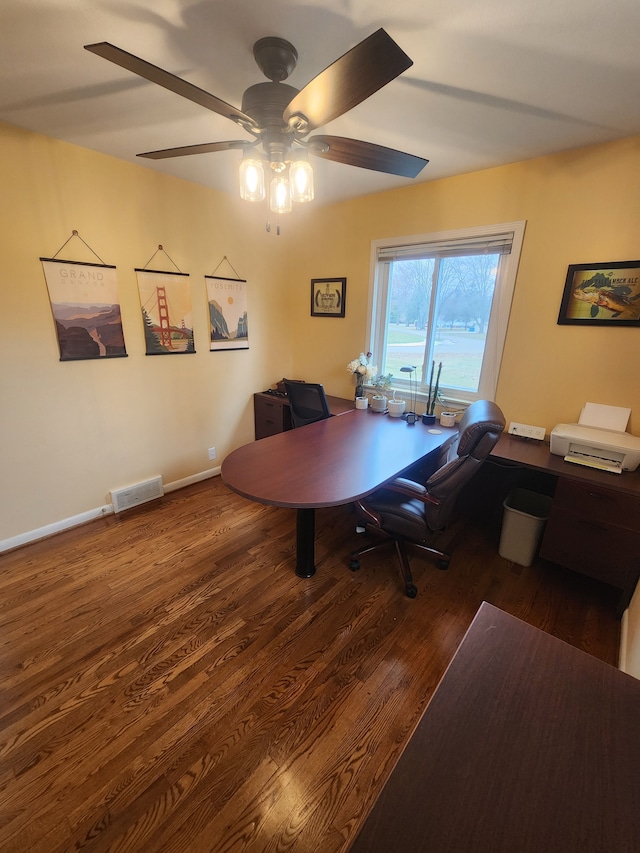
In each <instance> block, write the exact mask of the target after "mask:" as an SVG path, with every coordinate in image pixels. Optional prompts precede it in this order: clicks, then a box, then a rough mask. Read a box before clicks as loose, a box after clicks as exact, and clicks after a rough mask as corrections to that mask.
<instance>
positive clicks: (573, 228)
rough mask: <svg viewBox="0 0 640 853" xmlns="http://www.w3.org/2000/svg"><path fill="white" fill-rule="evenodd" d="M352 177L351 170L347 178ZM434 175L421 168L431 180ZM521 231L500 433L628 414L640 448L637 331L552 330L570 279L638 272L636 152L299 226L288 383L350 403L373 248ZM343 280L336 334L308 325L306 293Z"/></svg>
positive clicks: (332, 212)
mask: <svg viewBox="0 0 640 853" xmlns="http://www.w3.org/2000/svg"><path fill="white" fill-rule="evenodd" d="M345 168H347V167H345ZM428 168H429V167H428V166H427V169H428ZM516 220H526V222H527V225H526V230H525V237H524V244H523V251H522V256H521V262H520V268H519V272H518V277H517V281H516V288H515V293H514V299H513V303H512V311H511V316H510V322H509V331H508V334H507V339H506V346H505V352H504V358H503V362H502V369H501V372H500V379H499V383H498V391H497V402H498V404H499V405H500V406H501V407H502V408H503V410H504V412H505V415H506V417H507V421H509V420H516V421H520V422H524V423H531V424H535V425H538V426H545V427H546V428H547V431H549V430H551V429H552V428H553V427H554V426H555V424H556V423H559V422H568V423H571V422H575V421H576V420H577V418H578V416H579V414H580V410H581V408H582V405H583V404H584V403H585V402H587V401H591V402H596V403H604V404H609V405H619V406H629V407H631V408H632V409H633V413H632V419H631V424H630V429H631V431H632V432H634V433H635V434H640V382H639V381H638V363H639V361H640V329H638V328H622V329H616V328H611V327H605V328H596V327H592V326H588V327H574V326H559V325H557V318H558V310H559V307H560V300H561V297H562V292H563V289H564V282H565V277H566V274H567V267H568V265H569V264H575V263H587V262H588V263H592V262H600V261H616V260H622V261H626V260H633V259H638V258H640V241H639V238H638V234H639V229H640V138H637V137H636V138H633V139H628V140H625V141H622V142H616V143H611V144H607V145H601V146H596V147H592V148H586V149H581V150H578V151H573V152H570V153H567V154H561V155H558V156H553V157H545V158H541V159H537V160H530V161H527V162H523V163H516V164H514V165H510V166H504V167H500V168H496V169H489V170H486V171H482V172H475V173H473V174H470V175H463V176H461V177H455V178H447V179H445V180H440V181H434V182H432V183H425V184H418V185H416V186H414V187H409V188H406V189H402V190H398V191H394V192H388V193H384V194H380V195H376V196H369V197H367V198H362V199H358V200H355V201H351V202H346V203H344V204H341V205H337V206H334V207H332V208H324V209H319V210H317V211H315V212H314V215H313V216H306V217H305V218H304V219H298V220H297V221H296V227H295V229H294V234H295V238H296V239H295V247H296V248H295V249H294V250H293V253H292V258H291V271H292V272H291V280H292V294H293V297H294V302H293V308H294V314H295V316H296V323H295V326H294V358H295V362H294V367H295V372H296V375H298V376H301V377H305V378H306V377H307V376H308V377H309V378H322V379H323V381H324V383H325V385H326V386H327V387H328V388H329V390H330V391H331V392H332V393H334V394H341V395H344V396H347V395H349V394H351V393H352V392H353V383H352V381H351V377H350V376H349V375H348V374H347V372H346V370H345V366H346V364H347V362H348V361H350V360H351V359H352V358H355V357H356V356H357V355H358V353H359V352H360V351H361V350H363V349H364V348H365V347H366V343H367V306H368V288H369V281H370V276H369V267H370V247H371V241H372V240H375V239H380V238H383V237H392V236H404V235H410V234H421V233H428V232H431V231H446V230H449V229H456V228H464V227H468V226H475V225H487V224H492V223H499V222H512V221H516ZM322 276H346V277H347V299H346V303H347V311H346V318H345V319H344V320H338V319H327V318H324V317H323V318H313V317H310V316H309V313H310V312H309V304H308V303H309V296H308V290H309V284H308V283H309V279H311V278H318V277H322Z"/></svg>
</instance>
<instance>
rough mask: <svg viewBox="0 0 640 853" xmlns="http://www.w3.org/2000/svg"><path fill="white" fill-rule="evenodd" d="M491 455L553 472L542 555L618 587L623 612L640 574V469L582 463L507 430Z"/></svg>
mask: <svg viewBox="0 0 640 853" xmlns="http://www.w3.org/2000/svg"><path fill="white" fill-rule="evenodd" d="M491 456H492V457H494V458H499V459H502V460H504V461H507V462H511V463H516V464H518V465H522V466H524V467H525V468H531V469H534V470H537V471H542V472H545V473H547V474H551V475H553V476H555V477H557V483H556V486H555V491H554V494H553V500H552V503H551V512H550V514H549V518H548V520H547V523H546V526H545V531H544V536H543V538H542V543H541V545H540V556H541V557H542V558H543V559H545V560H550V561H551V562H552V563H557V564H558V565H560V566H564V567H565V568H568V569H572V570H573V571H576V572H581V573H582V574H584V575H588V576H589V577H593V578H596V579H597V580H601V581H604V582H605V583H608V584H611V586H613V587H616V588H617V589H619V590H620V598H619V601H618V607H617V610H618V615H622V612H623V611H624V610H625V608H626V607H627V606H628V604H629V601H630V599H631V596H632V595H633V591H634V589H635V587H636V584H637V582H638V578H639V577H640V469H638V470H637V471H633V472H629V471H624V472H623V473H622V474H611V473H609V472H606V471H598V470H595V469H591V468H585V467H582V466H580V465H574V464H572V463H570V462H565V461H564V459H563V458H562V457H561V456H556V455H554V454H552V453H550V452H549V445H548V444H545V443H543V442H528V441H526V440H523V439H521V438H517V437H515V438H514V437H512V436H508V435H503V436H502V437H501V438H500V441H499V442H498V444H497V445H496V447H495V448H494V450H493V452H492V454H491Z"/></svg>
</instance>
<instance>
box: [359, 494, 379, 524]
mask: <svg viewBox="0 0 640 853" xmlns="http://www.w3.org/2000/svg"><path fill="white" fill-rule="evenodd" d="M365 500H366V498H365ZM355 504H356V506H357V508H358V509H359V510H360V513H361V515H362V518H363V519H364V520H365V521H366V522H368V523H370V524H375V525H376V527H382V516H381V515H379V514H378V513H377V512H375V511H374V510H372V509H371V507H368V506H366V504H364V503H362V501H356V502H355Z"/></svg>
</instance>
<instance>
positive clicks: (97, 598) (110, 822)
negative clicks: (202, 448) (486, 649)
mask: <svg viewBox="0 0 640 853" xmlns="http://www.w3.org/2000/svg"><path fill="white" fill-rule="evenodd" d="M317 527H318V530H317V549H316V550H317V568H318V570H317V574H316V575H315V576H314V577H313V578H311V579H309V580H301V579H299V578H297V577H296V576H295V574H294V571H293V568H294V553H295V548H294V538H293V537H294V528H295V513H294V511H293V510H286V509H275V508H270V507H263V506H259V505H257V504H253V503H250V502H249V501H246V500H244V499H243V498H240V497H238V496H236V495H234V494H232V493H230V492H229V491H228V490H227V489H226V488H225V486H224V485H223V483H222V482H221V480H220V479H219V478H215V479H213V480H208V481H205V482H204V483H200V484H198V485H196V486H191V487H189V488H186V489H183V490H181V491H179V492H174V493H173V494H171V495H168V496H166V497H164V498H162V499H161V500H159V501H156V502H155V503H153V504H148V505H146V506H145V507H141V508H138V509H136V510H131V511H129V512H128V513H126V514H122V515H121V516H118V517H115V516H111V517H108V518H105V519H100V520H98V521H95V522H91V523H90V524H88V525H86V526H84V527H82V528H78V529H76V530H73V531H68V532H65V533H62V534H59V535H58V536H56V537H53V538H51V539H49V540H47V541H43V542H39V543H35V544H32V545H29V546H26V547H24V548H21V549H19V550H17V551H14V552H12V553H9V554H5V555H4V556H2V557H0V590H1V596H0V625H1V630H0V649H1V651H0V672H1V685H0V692H1V702H0V850H2V851H3V853H7V851H29V853H36V851H42V853H56V851H70V850H88V851H105V850H114V851H116V850H118V851H145V853H147V851H159V850H162V851H176V853H197V851H215V853H223V851H273V853H275V851H280V853H282V851H296V853H333V851H346V850H347V849H348V847H349V844H350V842H351V841H352V840H353V838H354V836H355V834H356V832H357V830H358V828H359V825H360V823H361V822H362V821H363V818H364V816H365V815H366V814H367V812H368V810H369V809H370V807H371V805H372V803H373V801H374V798H375V796H376V794H377V792H378V791H379V790H380V788H381V786H382V785H383V783H384V781H385V779H386V778H387V776H388V774H389V773H390V771H391V769H392V767H393V765H394V762H395V760H396V759H397V757H398V755H399V753H400V751H401V750H402V747H403V745H404V744H405V742H406V741H407V739H408V737H409V736H410V735H411V733H412V731H413V729H414V727H415V725H416V723H417V721H418V719H419V717H420V715H421V714H422V712H423V711H424V708H425V706H426V704H427V702H428V701H429V698H430V696H431V695H432V693H433V691H434V689H435V687H436V685H437V683H438V681H439V679H440V677H441V676H442V674H443V672H444V670H445V667H446V666H447V663H448V662H449V660H450V659H451V657H452V655H453V654H454V652H455V650H456V648H457V646H458V644H459V643H460V641H461V639H462V637H463V634H464V632H465V630H466V629H467V627H468V626H469V624H470V622H471V619H472V618H473V616H474V614H475V612H476V610H477V608H478V606H479V605H480V603H481V602H482V601H483V600H486V601H489V602H491V603H492V604H495V605H497V606H498V607H500V608H502V609H504V610H506V611H508V612H509V613H512V614H514V615H515V616H518V617H520V618H521V619H524V620H525V621H527V622H530V623H532V624H533V625H536V626H538V627H539V628H542V629H544V630H545V631H548V632H550V633H551V634H554V635H556V636H558V637H560V638H561V639H563V640H565V641H567V642H568V643H570V644H572V645H574V646H577V647H580V648H582V649H584V650H586V651H587V652H589V653H591V654H593V655H595V656H597V657H599V658H601V659H603V660H605V661H608V662H609V663H612V664H615V663H616V660H617V649H618V643H619V623H618V622H617V620H616V619H615V616H614V608H615V601H616V596H615V594H614V593H612V591H611V590H610V589H609V588H608V587H606V586H604V585H601V584H599V583H597V582H595V581H590V580H589V579H587V578H582V577H580V576H578V575H575V574H573V573H571V572H568V571H565V570H562V569H559V568H557V567H554V566H552V565H551V564H549V563H545V562H543V561H538V562H537V563H536V564H534V566H533V567H532V568H530V569H526V568H522V567H519V566H516V565H511V564H509V563H507V562H506V561H505V560H504V559H502V558H501V557H499V556H498V554H497V533H496V531H495V530H492V529H490V528H487V526H486V525H485V526H483V527H480V526H478V525H474V524H471V525H470V526H469V527H468V528H467V529H466V530H465V531H464V535H463V536H461V537H459V541H458V543H457V546H456V550H455V552H454V558H453V559H452V561H451V567H450V569H449V570H448V571H447V572H442V571H439V570H438V569H437V568H436V567H435V565H434V564H433V563H431V562H429V560H428V559H425V558H424V557H422V556H415V557H414V558H413V560H412V563H413V567H414V570H415V572H414V574H415V580H416V584H417V587H418V597H417V598H416V599H415V600H410V599H407V598H406V597H405V596H404V594H403V592H402V586H401V583H400V580H399V576H398V573H397V571H396V565H395V562H394V558H393V556H392V552H390V551H385V552H384V554H380V553H378V554H376V555H369V556H368V557H367V558H366V559H365V560H363V567H362V569H361V570H360V571H359V572H357V573H352V572H350V571H349V570H348V567H347V554H348V552H349V550H350V549H351V548H354V547H357V546H358V545H360V544H361V539H360V538H359V537H356V535H355V533H354V525H353V516H352V515H351V513H350V510H349V508H347V507H337V508H334V509H326V510H319V511H318V513H317Z"/></svg>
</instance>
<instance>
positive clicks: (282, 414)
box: [253, 391, 354, 439]
mask: <svg viewBox="0 0 640 853" xmlns="http://www.w3.org/2000/svg"><path fill="white" fill-rule="evenodd" d="M327 403H328V404H329V411H330V412H331V414H332V415H343V414H344V413H345V412H350V411H352V410H353V408H354V402H353V400H345V399H344V398H343V397H332V396H331V395H330V394H327ZM253 418H254V426H255V433H256V439H259V438H267V436H270V435H277V434H278V433H280V432H286V430H288V429H293V424H292V423H291V410H290V409H289V401H288V400H287V398H286V397H281V396H279V395H278V394H269V393H268V392H267V391H260V392H259V393H258V394H254V395H253Z"/></svg>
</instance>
